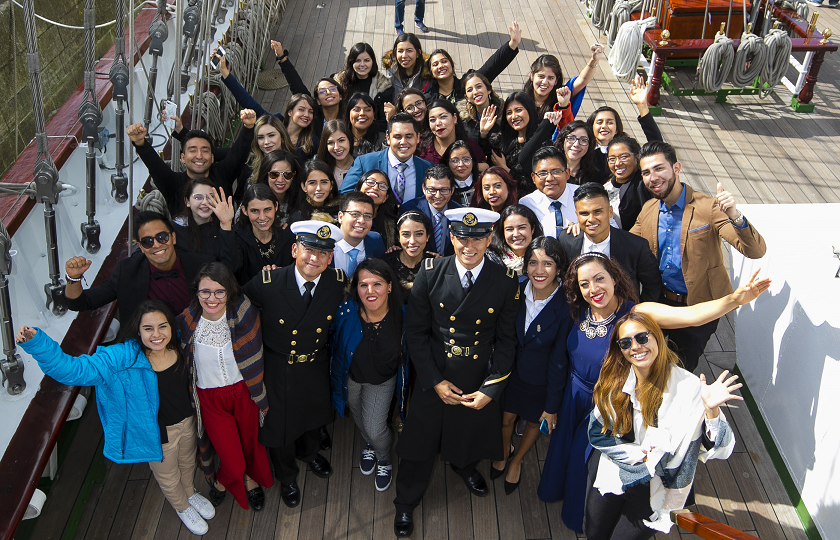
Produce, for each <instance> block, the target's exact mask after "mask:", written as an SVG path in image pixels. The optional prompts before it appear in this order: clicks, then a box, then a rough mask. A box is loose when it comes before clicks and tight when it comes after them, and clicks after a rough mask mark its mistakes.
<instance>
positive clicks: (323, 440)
mask: <svg viewBox="0 0 840 540" xmlns="http://www.w3.org/2000/svg"><path fill="white" fill-rule="evenodd" d="M318 446H319V447H320V448H321V450H329V449H330V448H332V438H331V437H330V432H329V431H327V426H321V427H320V429H318Z"/></svg>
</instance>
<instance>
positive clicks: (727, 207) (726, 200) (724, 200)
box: [715, 182, 740, 221]
mask: <svg viewBox="0 0 840 540" xmlns="http://www.w3.org/2000/svg"><path fill="white" fill-rule="evenodd" d="M715 198H716V199H717V203H718V206H719V207H720V209H721V210H722V211H723V213H725V214H726V215H727V217H729V219H731V220H732V221H735V220H737V219H738V218H739V217H740V216H739V212H738V210H736V209H735V197H733V196H732V194H731V193H729V192H728V191H725V190H724V189H723V185H722V184H721V183H720V182H718V185H717V195H715Z"/></svg>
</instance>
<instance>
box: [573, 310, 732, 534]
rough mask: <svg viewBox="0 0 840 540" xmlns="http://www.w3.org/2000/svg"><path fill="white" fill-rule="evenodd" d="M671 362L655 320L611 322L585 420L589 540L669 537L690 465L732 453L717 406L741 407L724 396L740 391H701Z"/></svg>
mask: <svg viewBox="0 0 840 540" xmlns="http://www.w3.org/2000/svg"><path fill="white" fill-rule="evenodd" d="M678 362H679V358H678V357H677V354H676V353H675V352H673V351H672V350H670V349H669V348H668V342H667V339H666V338H665V336H664V335H663V333H662V329H661V328H660V326H659V324H658V323H657V322H656V317H652V316H650V315H648V314H646V313H644V312H643V311H641V310H637V311H634V312H630V313H628V314H627V315H625V316H624V317H622V318H620V319H619V320H618V321H616V325H615V330H614V331H613V335H612V340H611V342H610V347H609V351H608V352H607V357H606V359H605V360H604V367H603V368H601V375H600V377H599V378H598V382H597V383H596V384H595V389H594V393H593V399H594V402H595V409H594V410H593V411H592V413H591V419H590V421H589V441H590V444H591V445H592V447H593V449H594V450H593V452H592V455H591V456H590V457H589V460H588V470H589V475H588V481H587V492H586V513H585V516H584V520H583V530H584V531H585V533H586V537H587V538H589V539H592V540H610V539H618V538H621V539H633V540H646V539H648V538H652V537H653V535H654V534H655V533H656V532H661V533H666V534H667V533H668V532H669V530H670V528H671V520H670V512H671V511H672V510H679V509H681V508H683V507H684V506H685V505H686V502H687V498H688V496H689V493H690V490H691V486H692V483H693V481H694V473H695V471H696V469H697V461H698V458H699V460H700V461H703V462H705V461H706V460H708V459H726V458H728V457H729V455H730V454H731V453H732V449H733V447H734V446H735V437H733V435H732V429H731V428H730V427H729V424H728V423H727V421H726V417H724V416H723V413H722V412H721V410H720V406H721V405H723V404H724V403H726V402H727V401H731V400H743V398H742V397H741V396H738V395H735V394H733V393H732V392H733V391H735V390H737V389H738V388H740V387H741V384H735V381H736V380H738V377H737V375H736V376H732V377H729V378H727V376H728V374H729V372H728V371H724V372H723V373H721V374H720V377H718V379H717V380H716V381H714V382H713V383H712V384H711V385H709V384H706V377H705V375H703V374H701V375H700V378H699V379H698V378H697V376H696V375H694V374H693V373H690V372H688V371H686V370H684V369H682V368H681V367H679V366H678V365H677V363H678ZM698 448H699V456H698V450H697V449H698ZM595 486H597V487H595ZM663 495H664V496H663Z"/></svg>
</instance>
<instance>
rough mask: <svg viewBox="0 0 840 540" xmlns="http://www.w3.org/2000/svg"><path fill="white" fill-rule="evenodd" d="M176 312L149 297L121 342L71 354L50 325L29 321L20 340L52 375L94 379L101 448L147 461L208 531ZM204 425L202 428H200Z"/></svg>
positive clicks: (193, 524) (182, 512) (170, 495)
mask: <svg viewBox="0 0 840 540" xmlns="http://www.w3.org/2000/svg"><path fill="white" fill-rule="evenodd" d="M175 324H176V323H175V318H174V317H173V316H172V312H171V311H170V309H169V307H168V306H166V304H164V303H163V302H161V301H160V300H144V301H143V302H142V303H141V304H140V305H139V306H138V307H137V309H136V310H135V311H134V313H133V314H132V315H131V317H130V318H128V319H126V320H124V324H123V326H122V328H121V329H120V336H119V338H118V343H116V344H114V345H109V346H107V347H98V348H97V350H96V352H95V353H93V354H89V355H88V354H86V355H82V356H76V357H72V356H70V355H69V354H67V353H65V352H64V351H62V350H61V347H60V346H59V344H58V343H56V342H55V341H53V340H52V339H51V338H50V337H49V336H48V335H47V334H45V333H44V331H43V330H40V329H39V328H32V327H29V326H22V327H21V328H20V331H19V332H18V333H17V335H16V336H15V342H16V343H18V344H20V346H21V348H22V349H23V350H24V351H26V352H27V353H29V354H30V355H32V358H34V359H35V360H36V361H37V362H38V364H39V366H40V368H41V370H42V371H43V372H44V374H45V375H49V376H50V377H52V378H53V379H55V380H56V381H58V382H60V383H62V384H66V385H68V386H95V387H96V406H97V410H98V412H99V417H100V419H101V420H102V430H103V431H104V439H105V442H104V448H103V451H102V453H103V454H104V455H105V457H106V458H108V459H110V460H111V461H113V462H114V463H148V464H149V467H150V468H151V469H152V473H153V474H154V476H155V480H157V482H158V485H160V489H161V491H163V495H164V497H166V500H167V501H169V504H170V505H171V506H172V508H174V509H175V512H177V514H178V517H179V518H180V519H181V521H182V522H183V523H184V525H186V527H187V529H189V531H190V532H192V533H193V534H197V535H202V534H205V533H206V532H207V531H208V526H207V522H205V521H204V520H205V519H211V518H212V517H213V516H215V514H216V511H215V510H214V508H213V505H212V504H210V501H208V500H207V499H205V498H204V497H203V496H202V495H200V494H199V493H198V492H197V491H196V490H195V487H194V485H193V478H194V477H195V468H196V448H197V445H196V421H195V418H196V417H195V410H194V409H195V407H196V404H195V403H193V401H192V395H191V394H190V392H189V389H188V381H189V369H188V367H187V365H186V364H185V362H184V354H183V352H182V350H181V347H180V346H179V345H178V341H177V338H176V337H175V335H174V334H175V330H176V326H175ZM200 429H201V428H200V427H199V431H200Z"/></svg>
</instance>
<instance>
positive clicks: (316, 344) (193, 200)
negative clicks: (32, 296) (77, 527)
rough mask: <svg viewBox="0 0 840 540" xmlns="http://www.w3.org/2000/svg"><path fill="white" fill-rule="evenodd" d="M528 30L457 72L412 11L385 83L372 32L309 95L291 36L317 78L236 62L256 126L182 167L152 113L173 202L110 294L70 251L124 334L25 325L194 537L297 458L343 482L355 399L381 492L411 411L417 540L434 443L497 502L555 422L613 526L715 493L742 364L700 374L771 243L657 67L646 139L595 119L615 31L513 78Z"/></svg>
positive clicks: (149, 153)
mask: <svg viewBox="0 0 840 540" xmlns="http://www.w3.org/2000/svg"><path fill="white" fill-rule="evenodd" d="M398 22H400V21H398ZM400 24H401V23H400ZM398 28H401V27H400V26H398ZM520 39H521V32H520V30H519V27H518V25H517V24H516V23H515V22H514V23H513V24H512V25H511V27H510V40H509V42H507V43H504V44H503V45H502V46H501V47H500V49H499V50H498V51H496V53H495V54H494V55H493V56H492V57H491V58H490V59H488V61H487V62H485V64H484V65H483V66H482V67H481V68H480V69H478V70H476V71H473V70H469V71H468V72H467V73H466V74H465V75H464V76H463V77H458V76H457V75H456V74H455V66H454V62H453V60H452V57H451V55H450V54H449V53H448V52H447V51H445V50H443V49H438V50H435V51H433V52H432V53H431V54H430V55H426V54H424V53H423V50H422V46H421V43H420V40H419V39H418V38H417V37H416V36H415V35H413V34H410V33H405V32H400V33H399V35H398V36H397V39H396V41H395V43H394V47H393V49H392V50H391V51H389V52H388V53H387V54H386V55H385V56H386V58H384V59H383V66H390V70H389V71H388V72H387V74H386V73H385V70H384V69H383V70H382V71H380V67H379V65H378V63H377V61H376V56H375V54H374V51H373V49H372V48H371V47H370V45H368V44H366V43H359V44H356V45H355V46H353V47H352V48H351V50H350V54H349V55H348V57H347V61H346V64H345V67H344V69H343V70H342V71H341V72H339V73H337V74H334V75H331V76H325V77H324V78H322V79H320V80H319V81H318V82H317V83H316V84H315V85H314V86H313V88H312V90H311V92H310V91H309V90H308V89H307V87H306V86H305V85H304V84H303V82H302V81H301V79H300V77H299V75H298V74H297V73H296V71H295V70H294V67H293V66H292V64H291V61H290V60H289V58H288V53H287V52H286V51H285V50H284V49H283V47H282V45H281V44H280V43H279V42H272V48H273V49H274V51H275V53H276V54H277V57H278V61H279V62H280V66H281V68H282V70H283V72H284V73H285V74H286V78H287V80H288V81H289V83H290V86H291V88H292V91H293V92H294V95H293V96H292V98H291V99H290V100H289V103H288V105H287V106H286V108H285V110H284V111H283V112H282V114H281V113H280V112H277V113H271V112H269V111H265V110H264V109H262V107H260V105H259V104H258V103H257V102H256V101H255V100H254V99H253V98H252V97H251V96H250V95H248V93H247V92H246V91H245V90H244V89H243V88H242V87H241V86H240V85H239V83H238V82H237V81H236V79H235V77H234V75H233V74H232V73H231V71H230V70H231V66H229V65H228V64H227V62H226V60H225V59H224V58H221V59H220V70H221V72H222V80H223V82H224V84H225V85H226V86H227V87H228V88H229V89H230V90H231V92H232V94H233V95H234V96H235V97H236V99H237V100H238V102H239V103H240V105H241V106H242V107H243V109H242V111H241V113H240V120H241V129H240V131H239V134H238V135H237V137H236V140H235V141H234V143H233V144H232V146H231V147H230V148H219V147H215V146H214V142H213V141H212V140H211V139H210V137H209V136H208V135H207V134H206V133H204V132H202V131H198V130H190V131H186V130H183V126H180V122H179V121H177V119H176V124H178V126H177V129H176V133H175V137H177V138H178V139H179V141H180V142H181V153H180V157H181V162H182V163H183V165H184V168H185V171H183V172H182V171H176V170H172V169H170V168H169V166H168V165H166V163H164V162H163V161H162V160H161V158H160V157H159V156H158V155H157V154H156V153H155V152H154V150H153V149H152V148H151V145H150V144H149V143H148V141H147V139H146V136H147V133H146V131H145V129H144V128H143V126H142V125H139V124H135V125H132V126H129V127H128V128H127V135H128V137H129V138H130V139H131V141H132V143H133V144H134V146H135V147H136V149H137V151H138V155H139V156H140V158H141V159H142V160H143V161H144V163H145V164H146V165H147V167H148V169H149V172H150V175H151V177H152V180H153V181H154V183H155V186H156V187H157V189H158V190H160V192H161V194H162V195H163V196H164V198H165V200H166V209H165V212H168V215H165V213H160V212H151V211H142V212H139V213H138V214H137V216H136V218H135V220H134V230H133V231H132V234H133V239H134V241H135V244H136V246H137V250H136V251H134V252H133V253H132V254H131V255H130V256H129V257H128V258H127V259H124V260H122V261H121V262H120V263H119V264H118V266H117V269H116V270H115V272H114V273H113V274H112V275H111V276H110V277H108V278H107V279H106V280H104V281H103V282H101V283H100V284H98V285H95V286H93V287H90V288H87V289H85V288H83V287H82V280H83V276H84V274H85V272H86V271H87V270H88V269H89V268H90V265H91V261H89V260H87V259H85V258H84V257H73V258H72V259H70V260H69V261H67V263H66V265H65V270H66V279H67V287H66V291H65V294H66V297H67V300H68V306H69V308H70V309H71V310H76V311H81V310H88V309H96V308H99V307H102V306H104V305H106V304H108V303H110V302H112V301H114V300H117V301H118V311H117V313H118V319H119V321H120V323H121V331H120V336H119V339H118V340H117V341H118V343H116V344H112V345H109V346H106V347H101V348H99V349H98V350H97V352H96V353H94V354H93V355H89V356H83V357H77V358H71V357H69V356H68V355H66V354H64V353H63V352H62V351H61V350H60V348H59V346H58V344H57V343H56V342H54V341H53V340H52V339H50V337H49V336H47V335H46V334H45V333H44V332H43V331H40V330H38V329H36V328H30V327H23V328H21V330H20V332H19V333H18V335H17V341H18V342H19V343H21V344H22V347H23V348H24V350H26V351H27V352H28V353H30V354H31V355H32V356H33V357H34V358H35V359H36V360H38V361H39V363H41V366H42V369H43V371H44V372H45V373H46V374H48V375H50V376H52V377H54V378H55V379H56V380H58V381H60V382H63V383H65V384H74V385H93V386H96V387H97V393H96V395H97V406H98V410H99V413H100V416H101V419H102V423H103V428H104V432H105V447H104V453H105V456H106V457H107V458H108V459H111V460H113V461H114V462H118V463H137V462H149V464H150V467H151V469H152V471H153V473H154V475H155V478H156V479H157V481H158V482H159V484H160V486H161V489H162V490H163V492H164V494H165V495H166V497H167V499H168V500H169V502H170V503H171V505H172V506H173V508H174V509H175V511H176V512H177V513H178V515H179V517H180V518H181V519H182V521H183V522H184V523H185V525H186V526H187V527H188V528H189V530H190V531H192V532H193V533H195V534H204V533H205V532H206V531H207V530H208V525H207V522H206V520H209V519H210V518H212V517H213V515H214V506H217V505H218V504H220V503H221V501H222V500H223V499H224V497H225V494H226V492H228V491H229V492H230V493H231V495H232V496H233V497H234V498H235V499H236V501H237V502H238V503H239V504H240V505H241V506H242V508H246V509H247V508H248V507H251V508H253V509H254V510H256V511H259V510H261V509H262V506H263V504H264V499H265V493H264V489H265V488H269V487H271V486H272V484H273V483H274V481H275V480H277V481H278V482H279V483H280V494H281V498H282V500H283V502H284V503H285V504H286V505H287V506H288V507H295V506H297V505H298V504H299V503H300V500H301V489H300V487H299V486H298V484H297V477H298V475H299V473H300V468H299V464H298V462H303V463H305V464H306V466H307V467H308V469H309V470H310V471H311V472H312V473H313V474H315V475H316V476H319V477H324V478H326V477H329V476H330V475H331V474H332V467H331V465H330V463H329V461H328V460H327V459H326V458H325V457H324V456H323V455H322V454H320V453H319V451H320V450H322V449H329V448H330V446H331V440H330V436H329V432H328V430H327V429H326V428H325V427H326V426H328V425H329V424H330V423H331V422H333V420H334V418H335V414H336V413H337V414H338V415H339V416H342V417H343V416H344V415H345V414H347V412H348V411H349V412H350V414H351V415H352V417H353V419H354V421H355V422H356V424H357V426H358V427H359V430H360V432H361V434H362V437H363V438H364V441H365V443H366V444H365V447H364V449H363V451H362V454H361V460H360V463H359V467H360V470H361V472H362V473H363V474H365V475H373V476H374V485H375V488H376V489H377V490H379V491H385V490H387V489H389V487H390V485H391V483H392V471H393V468H392V465H393V462H394V459H395V456H394V455H393V453H392V447H393V438H394V433H393V429H392V427H393V426H394V424H398V425H399V426H401V428H402V429H401V432H400V434H399V437H398V441H397V444H396V457H398V458H399V467H398V473H397V475H396V482H395V483H396V497H395V500H394V504H395V510H396V513H395V519H394V532H395V534H396V536H397V537H399V538H405V537H409V536H410V535H411V533H412V531H413V519H414V516H413V509H414V508H415V507H416V506H417V505H418V504H419V503H420V501H421V500H422V498H423V495H424V493H425V490H426V487H427V485H428V483H429V480H430V478H431V474H432V470H433V467H434V463H435V461H436V458H437V456H438V455H440V459H441V460H443V461H445V462H448V463H449V465H450V467H451V468H452V469H453V471H455V472H456V473H457V474H458V475H459V476H461V477H462V478H463V480H464V482H465V484H466V486H467V489H468V490H469V491H470V492H471V493H472V494H474V495H476V496H486V495H488V493H489V490H488V486H487V482H486V480H485V479H484V478H483V477H482V475H481V474H480V473H479V472H478V470H477V469H476V464H477V463H478V462H479V461H481V460H483V459H489V460H491V462H492V463H491V467H490V476H491V480H496V479H498V478H500V477H502V476H504V484H503V485H504V491H505V493H506V494H511V493H513V492H514V491H515V490H516V489H517V488H518V487H519V483H520V476H521V466H522V462H523V459H524V457H525V455H526V454H527V452H528V451H529V450H530V449H531V448H532V447H533V446H534V444H535V442H536V441H537V439H538V437H540V433H541V432H542V433H545V434H546V435H548V436H550V437H551V440H550V446H549V451H548V455H547V456H546V461H545V466H544V468H543V473H542V477H541V480H540V483H539V486H526V487H524V488H523V489H537V490H538V494H539V497H540V498H541V499H542V500H544V501H547V502H551V501H558V500H562V501H564V504H563V508H562V518H563V522H564V523H565V524H566V526H568V527H569V528H570V529H572V530H574V531H576V532H578V533H581V532H583V533H585V534H586V535H587V537H588V538H598V539H600V538H605V539H606V538H612V539H631V538H633V539H636V538H638V539H642V538H650V537H652V536H653V535H654V534H655V532H656V531H667V530H668V528H669V526H670V521H669V518H668V511H669V510H672V509H676V508H681V507H682V506H683V505H685V504H687V501H690V497H691V493H690V491H691V484H692V480H693V477H694V469H695V467H696V463H697V460H698V459H703V460H705V459H708V458H712V457H723V458H725V457H727V456H728V455H729V453H730V452H731V450H732V447H733V445H734V439H733V437H732V431H731V430H730V429H729V426H728V424H727V422H726V419H725V417H724V415H723V414H722V413H721V412H720V406H721V405H722V404H723V403H725V402H726V401H728V400H731V399H740V398H739V397H738V396H737V395H736V394H734V393H732V392H733V391H734V390H736V389H737V388H739V387H740V385H739V384H737V383H736V382H735V380H736V377H728V376H727V374H726V373H724V374H722V375H721V376H720V377H719V378H718V379H717V380H716V381H713V382H711V384H707V382H706V380H705V379H704V377H703V376H702V375H701V376H700V377H699V378H698V377H696V376H695V375H694V374H693V373H692V372H693V371H694V370H695V369H696V367H697V364H698V360H699V357H700V355H701V354H702V352H703V349H704V347H705V344H706V342H707V341H708V339H709V338H710V336H711V335H712V334H713V333H714V331H715V329H716V325H717V320H718V319H719V318H720V317H721V316H723V315H724V314H725V313H727V312H728V311H730V310H732V309H735V308H736V307H737V306H739V305H743V304H745V303H747V302H749V301H752V300H753V299H755V298H756V297H757V296H758V295H759V294H761V293H762V292H763V291H764V290H766V289H767V288H768V286H769V281H768V280H766V279H758V277H757V274H756V275H754V276H752V279H751V280H750V282H749V283H748V284H747V285H745V286H742V287H740V288H738V289H737V290H733V288H732V285H731V282H730V280H729V276H728V273H727V271H726V269H725V267H724V265H723V256H722V252H721V248H720V240H721V239H724V240H726V241H727V242H729V243H730V244H731V245H732V246H733V247H735V248H736V249H738V250H739V251H741V252H742V253H744V254H745V255H746V256H747V257H751V258H759V257H761V256H763V255H764V252H765V250H766V246H765V244H764V240H763V239H762V237H761V235H760V234H759V233H758V231H756V230H755V228H754V227H753V226H752V225H751V224H750V223H749V221H747V219H746V218H745V217H744V216H743V214H741V212H739V211H738V210H737V209H736V204H735V201H734V199H733V197H732V195H731V194H729V193H728V192H726V191H725V190H723V188H722V186H720V185H718V189H717V193H716V194H715V195H714V196H711V195H706V194H703V193H700V192H696V191H694V190H693V189H692V188H691V186H689V185H687V184H685V183H683V182H681V181H680V178H679V176H680V172H681V167H682V165H681V164H680V162H679V161H678V160H677V157H676V151H675V150H674V148H673V147H672V146H671V145H669V144H667V143H666V142H663V141H662V136H661V133H660V132H659V129H658V128H657V127H656V123H655V122H654V120H653V118H652V117H651V115H650V114H649V111H648V110H647V104H646V98H645V94H646V86H645V83H644V81H643V80H641V79H637V80H636V81H633V83H632V85H631V89H630V97H631V99H632V101H633V102H634V103H635V104H636V105H637V107H638V110H639V117H638V119H637V120H638V121H639V123H640V124H641V126H642V128H643V131H644V133H645V136H646V138H647V142H646V143H644V144H643V145H642V144H640V143H639V142H638V141H636V140H635V139H633V138H632V137H630V136H628V135H627V134H626V133H625V132H624V129H623V127H622V120H621V118H620V116H619V114H618V113H617V112H616V111H615V110H614V109H612V108H609V107H601V108H599V109H597V110H596V111H595V112H594V113H592V114H591V115H590V117H589V118H588V120H587V121H579V120H574V117H575V115H576V114H577V112H578V108H579V107H580V105H581V101H582V97H583V94H584V92H585V88H586V85H587V84H588V83H589V82H590V81H591V78H592V75H593V73H594V70H593V68H594V67H595V65H596V64H597V62H598V60H599V57H600V55H601V53H602V51H601V48H600V46H597V45H596V46H593V48H592V58H591V60H590V62H589V63H588V65H587V67H585V68H584V70H582V72H581V73H580V74H579V75H578V76H577V77H573V78H571V79H569V80H568V81H565V82H564V80H563V74H562V70H561V69H560V64H559V61H558V60H557V58H555V57H554V56H552V55H543V56H541V57H539V58H538V59H537V60H536V61H535V62H534V64H533V65H532V66H531V73H530V76H529V78H528V80H527V81H525V82H524V87H523V90H522V91H520V92H514V93H512V94H510V95H509V96H508V97H507V99H505V100H504V101H503V100H502V99H501V98H499V97H498V96H497V95H496V94H495V93H494V91H493V88H492V81H493V79H494V78H495V77H496V76H498V75H499V73H501V72H502V71H503V70H504V69H505V67H506V66H507V65H508V64H509V63H510V62H511V61H512V60H513V58H514V57H515V56H516V54H517V53H518V45H519V42H520ZM395 419H398V420H396V421H395ZM517 419H520V420H521V421H523V422H524V424H525V427H524V430H523V432H522V437H521V439H519V444H518V447H517V446H516V445H514V444H513V441H514V439H513V432H514V426H515V424H516V423H517ZM214 454H215V455H214ZM196 456H198V460H196ZM197 463H198V464H200V465H201V467H202V469H203V472H204V475H205V477H206V478H207V480H208V482H209V483H210V491H209V496H208V497H206V498H205V497H204V496H202V495H200V494H199V493H198V492H197V491H196V490H195V486H194V485H193V480H192V479H193V475H194V471H195V468H196V466H197Z"/></svg>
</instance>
